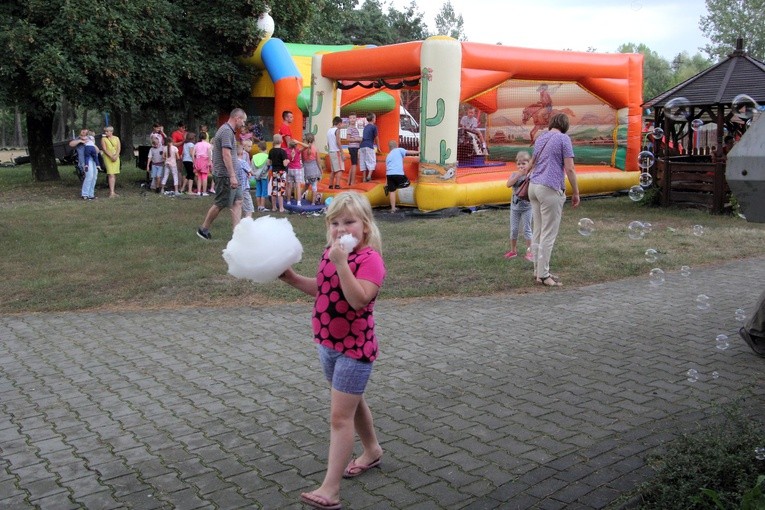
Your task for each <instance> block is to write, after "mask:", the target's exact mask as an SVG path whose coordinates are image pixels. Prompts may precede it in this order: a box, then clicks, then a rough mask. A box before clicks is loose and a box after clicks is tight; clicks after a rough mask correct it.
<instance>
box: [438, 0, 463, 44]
mask: <svg viewBox="0 0 765 510" xmlns="http://www.w3.org/2000/svg"><path fill="white" fill-rule="evenodd" d="M436 33H437V34H438V35H448V36H449V37H453V38H454V39H457V40H458V41H467V37H466V36H465V27H464V20H463V19H462V14H460V15H457V13H455V12H454V7H452V2H451V0H446V3H445V4H444V5H442V6H441V10H440V11H438V14H436Z"/></svg>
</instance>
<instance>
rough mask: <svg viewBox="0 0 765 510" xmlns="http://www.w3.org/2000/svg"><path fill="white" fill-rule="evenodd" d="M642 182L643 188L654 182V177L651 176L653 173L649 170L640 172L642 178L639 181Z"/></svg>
mask: <svg viewBox="0 0 765 510" xmlns="http://www.w3.org/2000/svg"><path fill="white" fill-rule="evenodd" d="M638 182H639V183H640V186H642V187H643V188H647V187H648V186H650V185H651V184H653V177H651V174H649V173H648V172H643V173H641V174H640V180H639V181H638Z"/></svg>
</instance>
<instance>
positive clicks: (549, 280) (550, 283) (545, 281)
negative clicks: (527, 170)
mask: <svg viewBox="0 0 765 510" xmlns="http://www.w3.org/2000/svg"><path fill="white" fill-rule="evenodd" d="M537 283H538V284H540V285H544V286H545V287H563V284H562V283H561V282H559V281H558V280H556V279H555V277H554V276H553V275H548V276H545V277H544V278H537Z"/></svg>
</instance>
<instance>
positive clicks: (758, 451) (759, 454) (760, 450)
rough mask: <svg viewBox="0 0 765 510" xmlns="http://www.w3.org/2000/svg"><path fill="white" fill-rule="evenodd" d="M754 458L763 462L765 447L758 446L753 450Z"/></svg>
mask: <svg viewBox="0 0 765 510" xmlns="http://www.w3.org/2000/svg"><path fill="white" fill-rule="evenodd" d="M754 458H755V459H757V460H765V446H758V447H757V448H755V449H754Z"/></svg>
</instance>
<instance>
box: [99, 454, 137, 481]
mask: <svg viewBox="0 0 765 510" xmlns="http://www.w3.org/2000/svg"><path fill="white" fill-rule="evenodd" d="M88 464H89V467H90V469H92V470H94V471H95V472H96V473H98V477H99V479H100V480H102V481H110V480H113V479H124V478H126V477H135V476H137V473H136V472H135V471H134V470H133V469H132V468H131V467H128V466H127V465H125V463H124V461H122V460H121V459H118V458H114V457H109V460H106V461H105V462H99V463H95V462H89V463H88Z"/></svg>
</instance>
